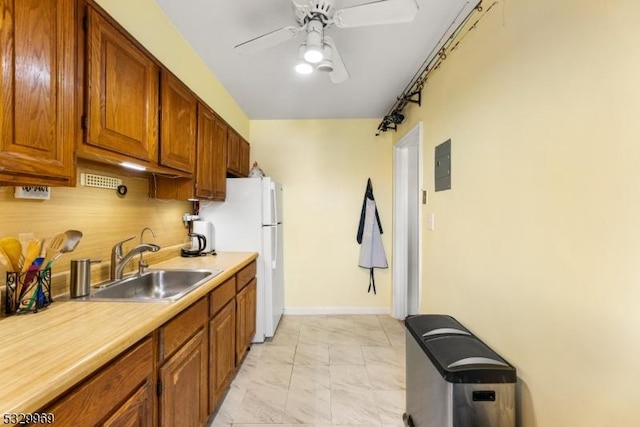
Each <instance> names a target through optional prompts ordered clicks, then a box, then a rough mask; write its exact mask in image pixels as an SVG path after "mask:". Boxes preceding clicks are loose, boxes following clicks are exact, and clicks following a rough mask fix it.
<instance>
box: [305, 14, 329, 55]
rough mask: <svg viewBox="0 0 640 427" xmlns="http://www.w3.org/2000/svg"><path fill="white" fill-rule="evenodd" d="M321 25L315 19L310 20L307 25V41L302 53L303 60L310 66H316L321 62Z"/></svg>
mask: <svg viewBox="0 0 640 427" xmlns="http://www.w3.org/2000/svg"><path fill="white" fill-rule="evenodd" d="M322 33H323V25H322V22H320V21H319V20H317V19H312V20H311V21H309V23H308V24H307V40H306V43H305V44H306V49H305V52H304V59H305V60H306V61H307V62H310V63H312V64H317V63H318V62H320V61H322V59H323V56H322V46H323V44H324V43H323V41H322V38H323V34H322Z"/></svg>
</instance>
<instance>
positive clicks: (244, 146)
mask: <svg viewBox="0 0 640 427" xmlns="http://www.w3.org/2000/svg"><path fill="white" fill-rule="evenodd" d="M250 150H251V146H250V145H249V143H248V142H247V141H246V140H245V139H244V138H242V137H241V136H240V135H238V134H237V133H236V132H235V131H233V130H231V129H230V130H229V132H228V133H227V173H228V174H229V175H232V176H239V177H243V176H248V175H249V155H250Z"/></svg>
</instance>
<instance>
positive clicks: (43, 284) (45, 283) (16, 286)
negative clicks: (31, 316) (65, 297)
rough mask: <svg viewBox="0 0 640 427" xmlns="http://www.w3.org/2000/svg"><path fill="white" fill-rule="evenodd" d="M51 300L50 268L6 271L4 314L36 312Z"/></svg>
mask: <svg viewBox="0 0 640 427" xmlns="http://www.w3.org/2000/svg"><path fill="white" fill-rule="evenodd" d="M52 302H53V299H52V298H51V269H50V268H47V269H45V270H36V271H24V272H18V271H7V291H6V293H5V306H4V313H5V314H7V315H11V314H19V313H36V312H38V310H39V309H41V308H44V307H47V306H48V305H49V304H51V303H52Z"/></svg>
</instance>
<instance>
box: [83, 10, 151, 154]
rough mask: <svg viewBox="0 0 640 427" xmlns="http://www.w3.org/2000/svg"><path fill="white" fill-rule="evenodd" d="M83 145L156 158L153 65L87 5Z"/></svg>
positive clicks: (149, 59)
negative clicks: (85, 127)
mask: <svg viewBox="0 0 640 427" xmlns="http://www.w3.org/2000/svg"><path fill="white" fill-rule="evenodd" d="M87 13H88V14H87V18H88V43H87V47H88V54H87V91H88V100H87V104H88V105H87V107H86V108H87V111H86V113H85V114H87V115H88V120H87V126H88V129H87V136H86V141H85V143H86V144H89V145H92V146H95V147H100V148H102V149H106V150H109V151H111V152H115V153H117V154H122V155H125V156H128V157H133V158H135V159H140V160H143V161H153V162H156V161H157V147H158V90H159V86H158V85H159V83H158V78H159V74H158V73H159V70H158V67H157V65H156V64H155V63H154V62H153V61H152V60H151V58H149V57H148V56H146V55H145V54H144V53H143V52H142V51H140V50H139V49H138V48H137V47H136V46H134V45H133V43H131V42H130V41H129V40H128V39H127V38H126V37H125V36H124V35H122V34H121V33H120V32H119V31H118V30H117V29H116V28H115V27H113V26H112V25H111V24H110V23H109V22H107V21H106V20H105V19H104V18H102V17H101V16H100V15H99V14H98V12H96V11H95V10H94V9H92V8H88V12H87Z"/></svg>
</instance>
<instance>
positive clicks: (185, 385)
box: [158, 298, 209, 427]
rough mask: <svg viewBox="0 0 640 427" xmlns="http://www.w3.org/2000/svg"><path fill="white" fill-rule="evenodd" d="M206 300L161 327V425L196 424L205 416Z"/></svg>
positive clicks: (206, 395) (207, 310)
mask: <svg viewBox="0 0 640 427" xmlns="http://www.w3.org/2000/svg"><path fill="white" fill-rule="evenodd" d="M208 314H209V301H208V299H207V298H202V299H201V300H200V301H198V302H196V303H195V304H193V305H192V306H191V307H189V308H187V309H186V310H184V311H183V312H182V313H180V314H179V315H177V316H176V317H174V318H173V319H172V320H171V321H169V322H167V323H166V324H165V325H164V326H162V327H161V328H160V348H161V350H160V363H161V366H160V370H159V375H158V381H159V390H160V392H159V394H160V396H159V397H158V403H159V413H160V426H166V427H180V426H184V427H195V426H200V425H204V423H205V422H206V421H207V417H208V405H209V394H208V390H207V386H208V363H209V357H208V354H209V346H208V337H207V320H208V318H209V316H208Z"/></svg>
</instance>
